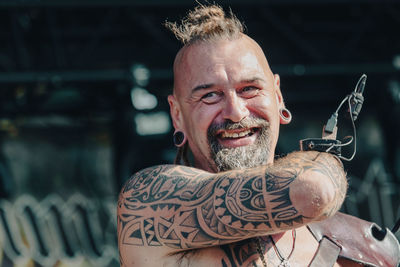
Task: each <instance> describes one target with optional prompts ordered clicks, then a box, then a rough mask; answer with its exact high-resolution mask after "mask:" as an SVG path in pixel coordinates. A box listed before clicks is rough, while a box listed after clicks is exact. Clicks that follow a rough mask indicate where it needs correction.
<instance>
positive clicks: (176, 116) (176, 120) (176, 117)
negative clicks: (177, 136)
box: [168, 95, 183, 132]
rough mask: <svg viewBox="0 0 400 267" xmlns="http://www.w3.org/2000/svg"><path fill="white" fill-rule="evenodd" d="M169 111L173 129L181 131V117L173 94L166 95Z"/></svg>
mask: <svg viewBox="0 0 400 267" xmlns="http://www.w3.org/2000/svg"><path fill="white" fill-rule="evenodd" d="M168 103H169V111H170V114H171V118H172V124H173V125H174V128H175V131H181V132H183V118H182V112H181V108H180V106H179V103H178V101H177V100H176V98H175V96H174V95H169V96H168Z"/></svg>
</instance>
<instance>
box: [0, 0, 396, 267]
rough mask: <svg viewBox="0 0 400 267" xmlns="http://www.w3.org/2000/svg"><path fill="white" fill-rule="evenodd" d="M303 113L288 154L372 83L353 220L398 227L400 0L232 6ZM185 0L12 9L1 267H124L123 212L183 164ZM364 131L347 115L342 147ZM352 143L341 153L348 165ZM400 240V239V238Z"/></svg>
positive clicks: (1, 92) (352, 172) (0, 9)
mask: <svg viewBox="0 0 400 267" xmlns="http://www.w3.org/2000/svg"><path fill="white" fill-rule="evenodd" d="M217 3H219V4H220V5H222V6H223V7H225V8H228V7H230V8H231V9H232V10H233V12H234V13H236V15H237V16H238V18H239V19H240V20H241V21H244V23H245V25H246V28H247V30H246V32H247V34H248V35H250V36H251V37H253V38H254V39H255V40H257V41H258V42H259V44H260V45H261V46H262V48H263V49H264V51H265V53H266V55H267V58H268V59H269V62H270V65H271V67H272V70H273V72H275V73H279V74H280V75H281V89H282V92H283V95H284V98H285V102H286V106H287V107H288V108H289V109H290V110H291V112H292V114H293V120H292V123H291V124H290V125H285V126H282V127H281V137H280V139H279V145H278V149H277V153H278V154H286V153H289V152H291V151H293V150H297V149H298V147H299V140H300V139H303V138H308V137H320V136H321V131H322V126H323V125H324V124H325V123H326V121H327V119H328V118H329V117H330V116H331V114H332V113H333V112H334V110H335V109H336V107H337V106H338V104H339V103H340V101H341V100H342V99H343V98H344V97H345V96H346V95H347V94H349V93H351V91H352V90H353V89H354V86H355V84H356V83H357V81H358V79H359V77H360V76H361V75H362V74H363V73H365V74H367V75H368V80H367V85H366V88H365V94H364V96H365V102H364V105H363V109H362V111H361V114H360V115H359V118H358V120H357V121H356V126H357V154H356V157H355V159H354V160H353V161H352V162H349V163H345V167H346V170H347V172H348V176H349V180H350V189H349V194H348V197H347V199H346V202H345V204H344V206H343V208H342V210H343V211H344V212H347V213H350V214H353V215H356V216H359V217H361V218H363V219H366V220H372V221H374V222H376V223H378V224H379V225H381V226H383V227H388V228H389V229H391V228H392V227H393V225H394V224H395V221H396V219H397V218H399V217H400V197H399V196H400V143H399V136H400V135H399V134H400V119H399V117H400V30H399V29H400V2H399V1H394V0H393V1H380V0H351V1H344V0H325V1H317V0H268V1H265V0H263V1H262V0H246V1H244V0H240V1H239V0H232V1H217ZM194 4H195V2H194V1H187V0H186V1H183V0H173V1H172V0H171V1H164V0H147V1H142V0H140V1H138V0H97V1H90V0H20V1H18V0H15V1H11V0H2V1H0V266H1V267H4V266H7V267H8V266H119V264H118V262H119V260H118V251H117V242H116V241H117V239H116V201H117V197H118V193H119V190H120V188H121V186H122V185H123V183H124V182H125V181H126V180H127V179H128V178H129V177H130V175H131V174H133V173H134V172H136V171H138V170H140V169H142V168H145V167H148V166H152V165H156V164H163V163H172V162H173V159H174V156H175V148H174V146H173V144H172V133H173V128H172V124H171V121H170V119H169V110H168V103H167V100H166V99H167V95H168V94H169V93H170V92H171V88H172V84H173V81H172V63H173V60H174V56H175V54H176V52H177V51H178V50H179V48H180V44H179V43H178V41H176V40H175V39H174V37H173V35H172V34H171V33H169V32H168V31H167V30H166V29H164V27H163V26H162V24H163V23H164V22H165V20H172V21H175V20H179V19H181V18H182V17H183V16H184V15H185V13H186V11H187V10H188V9H190V8H193V6H194ZM349 134H352V131H351V123H350V121H349V120H348V118H346V117H345V116H343V115H340V116H339V138H340V139H342V138H344V137H345V136H346V135H349ZM351 153H352V148H351V146H350V147H348V148H345V149H343V154H344V155H347V156H350V155H351ZM397 237H399V235H397Z"/></svg>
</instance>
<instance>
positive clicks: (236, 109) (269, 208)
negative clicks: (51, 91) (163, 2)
mask: <svg viewBox="0 0 400 267" xmlns="http://www.w3.org/2000/svg"><path fill="white" fill-rule="evenodd" d="M167 26H168V27H169V28H170V29H171V30H172V31H173V32H174V33H175V35H176V36H177V38H178V39H180V40H181V41H182V42H183V44H184V46H183V47H182V49H181V50H180V51H179V52H178V54H177V56H176V59H175V62H174V92H173V95H170V96H169V98H168V101H169V104H170V108H171V116H172V121H173V125H174V128H175V134H174V143H175V145H176V146H177V147H179V152H178V161H180V159H182V158H183V159H184V160H185V162H188V161H187V158H186V152H185V151H186V148H187V147H188V148H190V151H191V152H192V154H193V161H194V163H193V165H194V168H192V167H187V166H180V165H163V166H155V167H151V168H148V169H145V170H143V171H141V172H139V173H136V174H135V175H133V177H132V178H131V179H130V180H129V181H128V182H127V184H126V185H125V187H124V188H123V189H122V191H121V194H120V198H119V203H118V240H119V250H120V260H121V265H122V266H146V267H150V266H264V267H265V266H308V265H309V264H310V263H311V262H313V263H312V264H314V265H312V266H325V265H326V264H328V265H329V266H333V265H334V266H359V264H358V263H356V262H354V261H352V260H349V259H346V258H342V257H339V258H338V256H339V252H340V250H341V249H342V248H341V247H340V244H336V243H340V242H334V241H335V239H336V237H335V235H334V234H335V233H336V232H335V233H333V234H332V235H331V236H329V238H325V237H324V235H322V236H321V237H319V236H318V235H319V234H320V233H323V232H321V231H323V230H324V229H325V228H324V226H320V225H319V224H316V226H315V227H314V228H313V227H311V226H310V225H312V223H313V222H318V221H322V220H325V219H327V218H330V217H332V216H333V215H334V214H335V213H336V212H337V211H338V209H339V208H340V206H341V204H342V202H343V200H344V198H345V195H346V189H347V182H346V177H345V174H344V171H343V168H342V164H341V162H340V161H339V160H338V159H337V158H335V157H334V156H332V155H330V154H328V153H319V152H315V151H309V152H295V153H292V154H289V155H288V156H286V157H283V158H281V159H279V160H274V150H275V146H276V143H277V140H278V135H279V124H286V123H289V122H290V119H291V115H290V112H289V111H288V110H287V109H286V108H285V105H284V102H283V97H282V94H281V90H280V80H279V76H278V75H276V74H275V75H274V74H273V73H272V72H271V69H270V68H269V66H268V62H267V60H266V58H265V55H264V53H263V52H262V49H261V48H260V47H259V45H258V44H257V43H256V42H255V41H254V40H252V39H251V38H250V37H248V36H247V35H245V34H243V29H242V25H241V24H240V22H239V21H238V20H237V19H236V18H235V17H234V16H233V15H232V14H231V15H230V17H225V14H224V12H223V10H222V9H221V8H220V7H218V6H199V7H197V8H196V9H195V10H194V11H192V12H190V13H189V14H188V17H187V18H186V19H184V20H183V21H182V25H180V26H178V25H176V24H173V23H167ZM332 218H336V216H333V217H332ZM329 220H330V219H329ZM310 223H311V224H310ZM334 228H335V227H334ZM312 229H314V230H312ZM321 229H322V230H321ZM350 231H351V229H350ZM321 240H323V241H321ZM332 240H333V241H332ZM338 240H339V241H340V240H341V239H340V238H339V239H338ZM397 245H398V244H397ZM324 251H325V252H324ZM335 253H336V254H335ZM350 254H351V253H350ZM360 255H362V256H363V254H360ZM348 258H351V256H350V257H348ZM384 260H386V259H384ZM357 262H359V263H364V261H363V260H360V259H358V260H357ZM366 262H367V263H369V262H370V261H366ZM376 262H378V261H376ZM387 262H389V261H383V260H382V261H381V263H382V264H386V263H387ZM371 264H375V262H372V263H371ZM376 266H379V263H376ZM382 266H384V265H382Z"/></svg>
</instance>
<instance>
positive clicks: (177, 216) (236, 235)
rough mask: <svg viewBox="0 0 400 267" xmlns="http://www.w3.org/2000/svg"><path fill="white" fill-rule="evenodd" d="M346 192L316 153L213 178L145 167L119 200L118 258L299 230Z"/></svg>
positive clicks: (329, 162)
mask: <svg viewBox="0 0 400 267" xmlns="http://www.w3.org/2000/svg"><path fill="white" fill-rule="evenodd" d="M346 189H347V182H346V178H345V174H344V172H343V169H342V166H341V163H340V162H339V161H338V160H336V159H335V158H334V157H333V156H331V155H329V154H326V153H318V152H295V153H292V154H290V155H288V156H287V157H284V158H282V159H279V160H277V161H276V162H275V163H274V164H271V165H267V166H260V167H257V168H253V169H246V170H235V171H229V172H223V173H216V174H214V173H209V172H205V171H202V170H199V169H195V168H189V167H184V166H175V165H162V166H156V167H152V168H148V169H145V170H143V171H141V172H139V173H136V174H135V175H134V176H133V177H132V178H131V179H130V180H129V181H128V182H127V183H126V185H125V187H124V188H123V189H122V191H121V194H120V197H119V202H118V240H119V247H120V253H121V259H123V258H124V257H126V256H127V255H125V254H126V253H128V251H130V250H132V246H140V247H154V248H155V249H156V247H158V248H164V249H168V250H169V251H179V250H183V249H190V248H200V247H209V246H214V245H220V244H225V243H232V242H235V241H238V240H242V239H245V238H250V237H254V236H259V235H265V234H272V233H277V232H281V231H283V230H287V229H292V228H295V227H300V226H302V225H304V224H307V223H309V222H311V221H317V220H322V219H324V218H326V217H328V216H330V215H332V214H334V213H335V212H336V211H337V210H338V209H339V208H340V206H341V204H342V202H343V200H344V197H345V194H346Z"/></svg>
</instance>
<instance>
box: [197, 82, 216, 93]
mask: <svg viewBox="0 0 400 267" xmlns="http://www.w3.org/2000/svg"><path fill="white" fill-rule="evenodd" d="M214 85H215V84H213V83H207V84H201V85H198V86H196V87H195V88H193V89H192V94H193V93H195V92H197V91H199V90H204V89H209V88H211V87H213V86H214Z"/></svg>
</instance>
